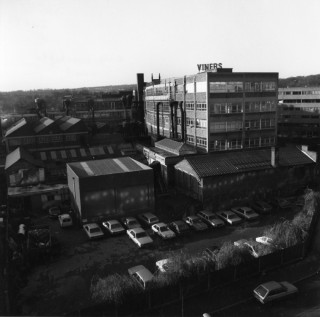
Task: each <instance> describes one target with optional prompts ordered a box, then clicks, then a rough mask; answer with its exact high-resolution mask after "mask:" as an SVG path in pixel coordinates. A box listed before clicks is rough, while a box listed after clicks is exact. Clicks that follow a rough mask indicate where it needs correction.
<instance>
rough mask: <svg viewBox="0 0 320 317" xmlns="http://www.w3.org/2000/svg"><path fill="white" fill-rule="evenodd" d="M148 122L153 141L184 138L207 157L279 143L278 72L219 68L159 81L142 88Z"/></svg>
mask: <svg viewBox="0 0 320 317" xmlns="http://www.w3.org/2000/svg"><path fill="white" fill-rule="evenodd" d="M144 101H145V107H144V110H145V123H146V126H147V129H148V132H149V134H150V135H151V136H152V137H153V139H154V140H158V139H160V138H162V137H167V138H173V139H176V140H180V141H182V142H185V143H187V144H189V145H192V146H194V147H195V148H196V149H197V150H198V151H199V152H204V153H209V152H215V151H227V150H235V149H246V148H261V147H271V146H273V145H275V144H276V136H277V125H276V121H277V116H276V108H277V101H278V73H235V72H232V69H229V68H228V69H226V68H221V69H216V70H215V71H207V72H201V73H198V74H195V75H191V76H184V77H182V78H171V79H170V78H169V79H160V78H159V79H157V80H153V81H152V82H151V83H147V84H146V86H145V89H144Z"/></svg>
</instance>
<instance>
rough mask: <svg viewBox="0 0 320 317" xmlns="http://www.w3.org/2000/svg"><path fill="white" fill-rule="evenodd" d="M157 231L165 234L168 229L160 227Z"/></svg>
mask: <svg viewBox="0 0 320 317" xmlns="http://www.w3.org/2000/svg"><path fill="white" fill-rule="evenodd" d="M159 231H161V232H165V231H168V228H167V226H162V227H159Z"/></svg>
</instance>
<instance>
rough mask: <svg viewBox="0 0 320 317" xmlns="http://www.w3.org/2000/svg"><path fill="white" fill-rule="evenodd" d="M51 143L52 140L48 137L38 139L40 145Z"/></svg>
mask: <svg viewBox="0 0 320 317" xmlns="http://www.w3.org/2000/svg"><path fill="white" fill-rule="evenodd" d="M50 141H51V140H50V138H49V137H47V136H40V137H39V138H38V142H39V143H50Z"/></svg>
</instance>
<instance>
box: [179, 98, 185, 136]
mask: <svg viewBox="0 0 320 317" xmlns="http://www.w3.org/2000/svg"><path fill="white" fill-rule="evenodd" d="M179 107H180V113H181V139H182V142H184V111H183V101H180V102H179Z"/></svg>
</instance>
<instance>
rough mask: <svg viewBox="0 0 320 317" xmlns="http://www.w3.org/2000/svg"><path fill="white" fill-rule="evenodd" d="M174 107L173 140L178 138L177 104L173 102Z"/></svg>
mask: <svg viewBox="0 0 320 317" xmlns="http://www.w3.org/2000/svg"><path fill="white" fill-rule="evenodd" d="M173 107H174V132H175V136H174V137H175V138H176V139H177V138H178V117H177V108H178V103H177V102H175V103H174V104H173Z"/></svg>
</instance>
